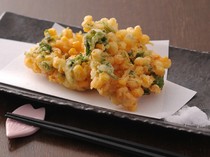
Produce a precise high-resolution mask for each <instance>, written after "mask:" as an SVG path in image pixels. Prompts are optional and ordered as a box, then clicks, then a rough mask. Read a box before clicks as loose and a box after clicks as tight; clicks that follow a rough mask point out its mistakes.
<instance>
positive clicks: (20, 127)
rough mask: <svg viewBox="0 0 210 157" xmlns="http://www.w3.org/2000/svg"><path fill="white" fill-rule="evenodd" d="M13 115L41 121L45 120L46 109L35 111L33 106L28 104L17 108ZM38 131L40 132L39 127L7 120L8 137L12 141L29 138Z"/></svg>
mask: <svg viewBox="0 0 210 157" xmlns="http://www.w3.org/2000/svg"><path fill="white" fill-rule="evenodd" d="M13 113H16V114H20V115H24V116H28V117H32V118H37V119H41V120H44V118H45V108H43V107H42V108H38V109H34V108H33V106H32V105H30V104H26V105H23V106H21V107H19V108H17V109H16V110H14V111H13ZM38 130H39V128H38V127H34V126H31V125H27V124H23V123H21V122H18V121H16V120H13V119H10V118H7V120H6V136H7V137H8V138H10V139H11V138H18V137H25V136H29V135H32V134H34V133H35V132H37V131H38Z"/></svg>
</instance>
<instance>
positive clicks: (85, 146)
mask: <svg viewBox="0 0 210 157" xmlns="http://www.w3.org/2000/svg"><path fill="white" fill-rule="evenodd" d="M0 4H1V5H0V13H3V12H4V11H12V12H15V13H19V14H22V15H25V16H31V17H35V18H41V19H46V20H50V21H55V22H60V23H64V24H67V25H80V23H81V21H82V20H83V17H84V16H85V15H87V14H91V15H92V16H93V17H94V18H95V19H100V18H102V17H115V18H117V20H118V23H119V25H120V27H121V28H125V27H128V26H135V25H138V24H139V25H141V27H142V28H143V32H145V33H146V34H148V35H149V36H150V37H151V39H169V40H170V44H171V45H174V46H177V47H182V48H187V49H193V50H199V51H208V52H209V51H210V44H209V41H210V35H209V34H210V29H209V28H210V27H209V26H210V20H209V19H210V9H209V8H210V1H208V0H200V1H196V0H191V1H190V0H186V1H181V0H175V1H166V0H165V1H164V0H159V1H157V0H155V1H146V0H132V1H129V0H115V1H113V0H106V1H96V0H89V1H85V0H79V1H76V0H69V1H67V0H66V1H64V0H63V1H50V0H46V1H45V2H42V1H41V0H37V1H26V0H17V1H12V0H0ZM25 103H31V104H34V105H36V106H45V107H46V110H47V117H46V119H47V120H50V121H54V122H59V123H62V124H67V125H72V126H76V127H79V128H84V129H88V130H91V131H95V132H99V133H103V134H107V135H111V136H115V137H119V138H123V139H128V140H132V141H135V142H138V143H142V144H146V145H149V146H154V147H157V148H161V149H165V150H169V151H172V152H176V153H179V154H182V155H186V156H194V157H203V156H204V157H205V156H206V157H207V156H210V137H209V136H204V135H199V134H194V133H188V132H184V131H177V130H173V129H166V128H163V127H159V126H155V125H150V124H146V123H140V122H135V121H130V120H127V119H121V118H117V117H113V116H108V115H104V114H98V113H95V112H92V111H87V112H84V111H81V110H77V109H73V108H70V107H60V106H59V107H57V106H55V105H49V104H48V105H47V104H45V103H39V102H37V101H32V100H28V99H26V98H22V97H19V96H15V95H13V94H8V93H4V92H1V93H0V156H1V157H8V156H15V157H17V156H18V157H19V156H21V157H28V156H31V157H33V156H34V157H35V156H36V157H37V156H45V157H47V156H49V157H53V156H55V157H57V156H62V157H63V156H64V157H65V156H74V157H77V156H78V157H83V156H84V157H88V156H90V157H95V156H102V157H110V156H127V155H126V154H123V153H120V152H119V151H115V150H111V149H108V148H104V147H101V146H97V145H93V144H90V143H86V142H82V141H79V140H76V139H73V138H66V137H62V136H58V135H55V134H52V133H49V132H47V131H44V130H40V131H39V132H37V133H36V134H34V135H32V136H29V137H25V138H19V139H13V140H9V139H7V137H6V135H5V132H6V130H5V117H4V114H5V113H6V112H8V111H10V112H11V111H13V110H14V109H16V108H17V107H19V106H20V105H23V104H25Z"/></svg>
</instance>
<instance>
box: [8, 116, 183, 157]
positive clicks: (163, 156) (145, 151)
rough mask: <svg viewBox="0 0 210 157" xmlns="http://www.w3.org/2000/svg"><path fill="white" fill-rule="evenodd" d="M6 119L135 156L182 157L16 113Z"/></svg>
mask: <svg viewBox="0 0 210 157" xmlns="http://www.w3.org/2000/svg"><path fill="white" fill-rule="evenodd" d="M5 116H6V117H8V118H11V119H15V120H18V121H21V122H23V123H26V124H29V125H33V126H36V127H40V128H45V129H48V130H51V131H54V132H56V133H59V134H62V135H65V136H70V137H74V138H77V139H80V140H83V141H88V142H91V143H94V144H98V145H102V146H106V147H109V148H112V149H117V150H119V151H123V152H126V153H129V154H132V155H135V156H145V157H153V156H155V157H180V155H178V154H175V153H172V152H169V151H165V150H161V149H157V148H154V147H150V146H146V145H142V144H139V143H135V142H131V141H127V140H122V139H119V138H115V137H111V136H107V135H103V134H99V133H95V132H91V131H87V130H84V129H79V128H76V127H72V126H66V125H61V124H57V123H53V122H49V121H45V120H39V119H35V118H31V117H26V116H23V115H18V114H14V113H9V112H8V113H7V114H5Z"/></svg>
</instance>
